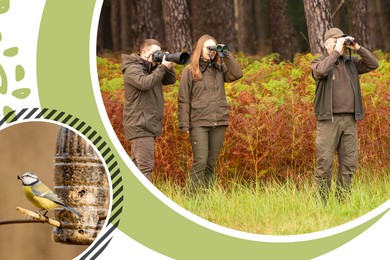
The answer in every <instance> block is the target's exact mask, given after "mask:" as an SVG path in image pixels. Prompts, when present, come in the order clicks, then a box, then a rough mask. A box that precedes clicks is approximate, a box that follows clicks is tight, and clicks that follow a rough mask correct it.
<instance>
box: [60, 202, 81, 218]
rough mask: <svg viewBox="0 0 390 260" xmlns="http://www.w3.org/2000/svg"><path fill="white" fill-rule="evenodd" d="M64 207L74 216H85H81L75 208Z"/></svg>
mask: <svg viewBox="0 0 390 260" xmlns="http://www.w3.org/2000/svg"><path fill="white" fill-rule="evenodd" d="M63 207H64V209H67V210H69V211H70V212H73V213H74V214H76V215H77V216H79V217H80V218H81V217H82V216H83V215H81V214H80V213H79V212H78V211H77V210H75V209H74V208H71V207H69V206H64V205H63Z"/></svg>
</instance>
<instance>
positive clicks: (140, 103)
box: [122, 54, 176, 140]
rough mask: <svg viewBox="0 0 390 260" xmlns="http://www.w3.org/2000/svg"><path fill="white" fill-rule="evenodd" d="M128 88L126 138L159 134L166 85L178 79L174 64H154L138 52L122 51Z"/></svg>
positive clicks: (125, 110)
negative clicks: (163, 88)
mask: <svg viewBox="0 0 390 260" xmlns="http://www.w3.org/2000/svg"><path fill="white" fill-rule="evenodd" d="M122 73H123V80H124V85H125V86H124V89H125V105H124V107H123V127H124V130H125V135H126V138H127V139H129V140H131V139H134V138H138V137H145V136H153V137H157V136H159V135H160V134H161V131H162V122H163V114H164V96H163V90H162V86H163V85H168V84H173V83H175V82H176V73H175V70H174V68H172V69H168V68H167V67H165V66H158V67H152V63H150V62H148V61H145V60H143V59H142V58H141V57H140V56H139V55H138V54H131V55H127V54H122Z"/></svg>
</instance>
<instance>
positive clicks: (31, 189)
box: [18, 172, 82, 217]
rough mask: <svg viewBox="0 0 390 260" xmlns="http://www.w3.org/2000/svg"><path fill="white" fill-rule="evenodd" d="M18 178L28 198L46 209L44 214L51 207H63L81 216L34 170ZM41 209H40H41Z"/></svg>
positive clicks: (35, 204) (37, 205)
mask: <svg viewBox="0 0 390 260" xmlns="http://www.w3.org/2000/svg"><path fill="white" fill-rule="evenodd" d="M18 179H19V180H21V181H22V184H23V192H24V195H26V198H27V199H28V200H29V201H30V202H31V203H32V204H34V206H36V207H38V208H40V209H41V210H46V212H45V214H44V216H45V215H46V213H47V210H49V209H55V208H60V207H63V208H64V209H66V210H69V211H71V212H73V213H74V214H76V215H77V216H79V217H82V215H81V214H80V213H79V212H77V211H76V210H75V209H73V208H71V207H68V206H67V205H65V203H64V202H63V201H61V199H60V198H59V197H58V196H57V194H55V193H53V191H52V190H51V189H50V188H49V187H47V186H46V185H45V184H44V183H42V182H41V181H40V180H39V179H38V176H37V175H35V174H34V173H32V172H26V173H25V174H23V175H21V176H19V175H18ZM39 211H40V210H39Z"/></svg>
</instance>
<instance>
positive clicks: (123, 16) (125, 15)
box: [119, 0, 131, 51]
mask: <svg viewBox="0 0 390 260" xmlns="http://www.w3.org/2000/svg"><path fill="white" fill-rule="evenodd" d="M119 6H120V11H119V14H120V30H121V31H120V36H121V39H120V44H121V50H122V51H125V50H127V49H129V48H130V37H131V34H130V33H131V32H130V29H129V22H128V21H129V20H130V10H129V8H127V7H128V1H127V0H119Z"/></svg>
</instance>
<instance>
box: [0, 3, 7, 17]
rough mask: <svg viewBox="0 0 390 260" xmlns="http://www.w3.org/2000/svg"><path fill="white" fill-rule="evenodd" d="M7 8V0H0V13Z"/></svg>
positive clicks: (4, 11)
mask: <svg viewBox="0 0 390 260" xmlns="http://www.w3.org/2000/svg"><path fill="white" fill-rule="evenodd" d="M8 10H9V0H0V14H5V13H6V12H8Z"/></svg>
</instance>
